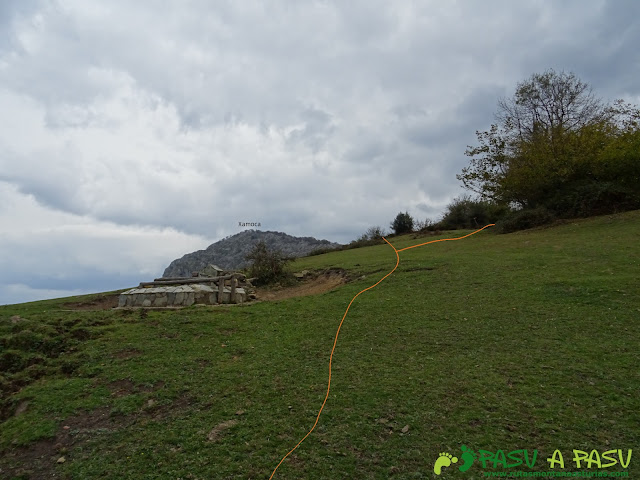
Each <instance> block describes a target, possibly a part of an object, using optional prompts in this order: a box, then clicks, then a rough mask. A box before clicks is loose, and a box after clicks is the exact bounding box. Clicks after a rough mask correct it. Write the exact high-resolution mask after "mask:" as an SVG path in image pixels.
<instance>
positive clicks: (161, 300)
mask: <svg viewBox="0 0 640 480" xmlns="http://www.w3.org/2000/svg"><path fill="white" fill-rule="evenodd" d="M153 306H154V307H166V306H167V296H166V295H165V294H157V295H156V298H155V299H154V300H153Z"/></svg>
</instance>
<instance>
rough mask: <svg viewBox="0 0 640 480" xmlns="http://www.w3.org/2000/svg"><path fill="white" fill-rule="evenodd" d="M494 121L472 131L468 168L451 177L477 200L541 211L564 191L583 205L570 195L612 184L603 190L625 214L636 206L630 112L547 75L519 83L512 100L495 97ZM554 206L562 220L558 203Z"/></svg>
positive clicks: (564, 77) (633, 111) (572, 79)
mask: <svg viewBox="0 0 640 480" xmlns="http://www.w3.org/2000/svg"><path fill="white" fill-rule="evenodd" d="M495 118H496V120H497V123H495V124H493V125H491V128H490V129H489V130H488V131H483V132H480V131H478V132H476V136H477V138H478V143H479V145H478V146H475V147H471V146H470V147H468V149H467V151H466V152H465V153H466V155H468V156H469V157H471V161H470V165H469V166H468V167H466V168H464V169H463V170H462V172H461V174H459V175H458V176H457V178H458V179H459V180H461V181H462V183H463V185H464V186H465V187H466V188H468V189H469V190H471V191H473V192H475V193H477V194H479V195H480V197H481V198H482V199H484V200H490V201H493V202H496V203H499V204H505V205H514V206H516V207H520V208H525V209H528V208H537V207H549V206H551V205H550V199H552V198H556V199H557V198H558V197H559V196H562V195H564V193H563V192H564V191H565V190H567V189H569V190H571V191H572V192H573V193H572V194H574V195H577V197H576V199H577V201H578V203H581V202H582V204H584V200H585V199H583V198H578V197H583V196H585V195H587V196H588V195H590V193H589V192H590V191H591V192H599V193H600V194H602V192H603V188H602V185H597V184H599V183H601V182H605V181H609V182H612V184H611V185H612V186H611V188H608V189H605V190H607V191H608V192H609V193H611V192H617V193H615V195H614V196H613V197H616V198H619V199H620V198H622V197H624V202H623V203H625V205H627V207H625V208H629V207H630V206H632V205H635V204H636V203H635V200H634V198H635V195H636V193H634V188H635V189H636V190H637V187H634V185H638V183H639V182H637V181H635V179H637V178H638V172H639V168H640V163H639V162H638V161H637V158H638V143H637V142H638V139H637V136H638V124H639V119H640V112H639V111H638V109H637V108H636V107H633V106H631V105H629V104H625V103H624V102H622V101H618V102H616V103H615V104H614V105H608V104H605V103H604V102H603V101H601V100H600V99H598V98H596V97H595V96H594V95H593V93H592V91H591V88H590V87H589V86H588V85H587V84H586V83H584V82H582V81H581V80H579V79H578V78H577V77H576V76H575V75H574V74H573V73H565V72H561V73H557V72H555V71H554V70H548V71H546V72H545V73H543V74H534V75H532V76H531V77H530V78H529V79H528V80H526V81H524V82H521V83H519V84H518V85H517V88H516V91H515V95H514V96H513V97H512V98H509V99H501V100H500V101H499V102H498V112H497V113H496V115H495ZM621 176H624V177H625V178H627V179H630V180H624V181H626V182H627V186H625V187H624V188H622V187H623V185H622V183H619V180H615V179H616V178H617V179H621ZM590 185H591V186H590ZM620 195H621V196H622V197H621V196H620ZM605 196H606V195H605ZM630 196H631V197H630ZM613 197H611V196H610V198H611V199H613ZM617 201H618V200H612V202H613V203H616V202H617ZM552 203H553V202H552ZM555 204H556V206H558V208H559V209H560V210H558V213H561V214H562V213H563V212H562V211H561V210H562V208H564V207H562V206H561V204H562V202H555ZM589 208H591V207H589ZM589 208H587V209H586V210H585V209H582V210H581V211H582V214H588V210H589ZM574 211H575V209H574Z"/></svg>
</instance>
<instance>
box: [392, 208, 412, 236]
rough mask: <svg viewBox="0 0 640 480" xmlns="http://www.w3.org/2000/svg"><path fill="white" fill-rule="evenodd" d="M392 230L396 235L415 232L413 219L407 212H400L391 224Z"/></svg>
mask: <svg viewBox="0 0 640 480" xmlns="http://www.w3.org/2000/svg"><path fill="white" fill-rule="evenodd" d="M391 229H392V230H393V232H394V233H395V234H396V235H400V234H402V233H410V232H413V217H412V216H411V215H409V213H407V212H404V213H402V212H400V213H399V214H398V215H396V218H395V219H394V220H393V222H391Z"/></svg>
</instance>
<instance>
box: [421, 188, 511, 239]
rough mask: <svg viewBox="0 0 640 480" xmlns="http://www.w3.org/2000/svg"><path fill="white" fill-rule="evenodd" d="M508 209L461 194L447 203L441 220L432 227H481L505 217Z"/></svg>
mask: <svg viewBox="0 0 640 480" xmlns="http://www.w3.org/2000/svg"><path fill="white" fill-rule="evenodd" d="M510 211H511V210H510V209H509V207H508V206H506V205H499V204H497V203H493V202H488V201H485V200H473V199H472V198H471V197H470V196H468V195H463V196H462V197H458V198H454V199H453V201H452V202H451V203H450V204H449V205H447V209H446V210H445V213H444V215H443V216H442V220H440V222H438V223H437V224H435V225H434V226H433V227H432V228H434V229H435V228H438V229H441V230H457V229H466V228H474V229H475V228H481V227H484V226H485V225H488V224H490V223H496V222H498V221H499V220H500V219H502V218H505V217H506V216H507V215H508V214H509V213H510Z"/></svg>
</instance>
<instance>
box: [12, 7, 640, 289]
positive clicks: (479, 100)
mask: <svg viewBox="0 0 640 480" xmlns="http://www.w3.org/2000/svg"><path fill="white" fill-rule="evenodd" d="M639 9H640V6H639V5H638V3H637V2H634V1H626V0H623V1H617V2H613V1H597V0H593V1H588V2H587V3H585V2H584V1H575V0H572V1H568V2H562V3H540V2H512V1H506V0H504V1H498V0H496V1H494V2H491V3H490V4H485V3H482V4H481V3H473V2H441V1H435V0H434V1H425V2H418V3H416V2H409V1H407V2H404V1H397V2H392V3H389V2H382V1H357V2H338V1H312V2H293V1H287V0H282V1H275V2H270V3H269V4H265V3H261V2H255V3H250V2H215V3H212V2H208V1H204V0H203V1H193V2H189V3H187V4H185V3H179V2H178V3H175V2H174V3H171V2H170V3H166V2H158V3H146V2H128V1H118V0H114V1H112V2H108V3H95V2H94V3H91V2H77V3H67V2H56V1H50V2H42V3H40V2H28V3H27V2H2V3H1V4H0V26H1V27H2V28H1V29H0V31H2V32H3V33H2V35H3V36H2V37H0V97H1V99H2V102H3V117H2V118H0V151H2V155H0V172H1V173H0V179H1V180H4V181H5V182H9V183H11V185H13V187H14V188H17V189H18V190H19V192H22V193H23V194H25V195H23V197H24V198H27V196H28V195H32V196H33V197H34V198H35V200H37V202H39V205H40V207H41V208H42V209H44V210H47V209H48V210H47V211H49V210H51V211H54V210H55V211H56V212H57V214H62V213H65V214H68V215H70V216H71V217H69V218H72V220H69V219H66V220H64V221H76V220H77V219H82V222H86V223H87V226H88V227H94V226H95V225H102V223H104V222H112V223H113V224H115V225H117V226H118V228H121V229H122V231H126V232H128V233H127V234H126V235H130V236H134V233H132V232H140V231H141V230H144V229H148V228H155V229H161V228H163V227H172V228H174V229H176V230H179V231H181V232H184V233H185V234H186V235H187V236H190V237H189V238H191V237H194V236H197V235H201V236H203V237H206V238H207V239H210V241H214V240H215V239H216V238H220V237H221V236H224V235H228V234H232V233H236V231H237V228H238V227H237V222H238V221H260V222H262V224H263V226H264V227H265V228H269V229H272V230H286V231H287V233H290V234H300V235H314V236H318V237H324V238H328V239H330V240H334V241H348V240H350V239H352V238H355V237H356V236H357V235H359V234H360V233H362V232H361V231H360V230H362V229H364V228H366V227H368V226H371V225H376V224H378V225H383V226H387V224H388V222H389V221H390V220H391V219H392V217H393V216H395V214H396V213H397V212H398V211H399V210H403V211H404V210H405V209H408V210H409V211H410V212H411V213H414V214H415V215H419V216H422V215H426V216H431V217H433V216H436V215H435V213H436V212H437V211H441V209H442V208H443V206H444V205H446V203H447V202H448V201H449V200H450V199H451V198H452V197H454V196H456V195H458V194H459V193H461V188H460V185H459V183H458V181H457V180H456V179H455V174H456V173H458V172H459V171H460V169H461V168H462V167H463V166H464V165H466V163H467V161H468V159H467V158H466V157H465V156H464V150H465V149H466V147H467V145H469V144H473V143H474V142H475V135H474V132H475V130H483V129H486V128H488V126H489V125H490V123H491V122H492V121H493V113H494V112H495V109H496V102H497V100H498V98H499V97H501V96H508V95H511V94H512V93H513V90H514V88H515V85H516V83H517V82H518V81H521V80H523V79H525V78H527V77H528V76H529V75H531V74H532V73H534V72H540V71H544V70H545V69H547V68H549V67H553V68H556V69H565V70H573V71H574V72H575V73H576V74H577V75H578V76H580V77H581V78H582V79H583V80H585V81H587V82H589V83H592V84H593V86H594V89H595V93H596V94H598V95H601V96H603V97H606V98H609V99H613V98H617V97H619V96H623V95H626V96H631V97H633V96H634V95H635V96H638V95H639V94H640V92H639V88H640V87H639V84H638V82H637V78H640V71H639V69H640V67H639V65H640V57H639V55H640V54H639V53H638V52H637V48H636V45H638V44H640V32H639V27H638V26H637V22H636V21H635V20H636V18H637V16H638V13H640V12H639ZM12 195H18V193H15V192H14V193H12ZM23 197H20V198H21V199H22V200H20V201H25V202H26V200H24V198H23ZM16 198H18V197H16ZM24 208H26V207H24ZM29 208H32V207H29ZM33 208H35V207H33ZM2 215H5V216H7V215H9V214H8V213H7V212H4V213H3V212H2V211H0V220H2V218H3V217H2ZM64 218H67V217H64ZM73 219H76V220H73ZM61 221H62V220H61ZM101 222H102V223H101ZM29 228H30V227H28V226H25V225H23V224H21V226H20V229H22V230H20V231H21V232H23V234H24V235H25V236H28V232H29V231H30V230H29ZM64 235H69V234H68V233H65V234H64ZM64 235H63V237H64ZM100 235H105V234H104V233H101V234H100ZM100 235H99V236H98V237H96V238H93V237H91V238H93V240H92V242H96V244H97V245H99V246H100V248H104V250H105V252H112V250H111V249H112V248H113V247H110V246H109V245H108V244H107V243H105V244H101V243H100V241H101V240H100V238H103V237H100ZM123 235H125V234H124V233H123ZM154 235H155V234H154ZM158 235H160V234H158ZM161 237H162V236H161V235H160V236H159V237H158V238H161ZM65 238H67V237H65ZM127 238H129V237H127ZM153 238H156V237H153ZM172 238H173V237H172ZM127 241H128V242H133V243H130V244H128V245H132V244H136V245H137V243H135V242H137V241H138V240H131V239H129V240H127ZM185 241H186V240H185ZM2 245H4V244H1V243H0V249H2V248H4V247H3V246H2ZM120 245H121V246H122V244H120ZM204 246H206V245H204ZM32 248H33V249H41V248H42V246H41V245H34V246H32ZM154 251H155V249H154V248H152V249H150V250H149V254H151V253H153V252H154ZM21 252H25V253H24V254H25V255H27V253H26V250H21ZM183 253H184V252H183ZM105 254H106V253H105ZM48 262H49V265H53V263H51V262H52V261H50V260H49V261H48ZM156 263H157V262H156ZM68 265H69V266H68V267H66V268H68V269H70V270H71V269H75V268H76V267H77V268H78V271H79V272H80V271H82V268H80V267H79V266H78V265H79V263H78V260H77V259H74V258H73V257H72V256H70V257H69V258H68ZM16 268H19V267H18V266H16V265H11V266H10V269H9V270H8V271H13V270H14V269H16ZM60 268H61V269H62V268H63V267H60ZM95 268H97V270H92V271H93V272H97V271H99V270H100V269H103V270H104V269H105V268H106V267H105V266H104V265H100V266H98V267H95ZM135 268H138V269H139V268H142V267H140V266H137V267H135ZM111 273H113V272H111ZM130 273H131V272H129V273H127V275H128V274H130ZM96 275H97V273H96ZM105 275H106V273H105ZM39 278H42V279H43V280H42V281H40V280H37V279H36V278H35V277H34V278H33V279H31V280H32V282H31V283H32V284H33V285H37V287H38V289H40V290H38V291H44V287H46V286H47V284H48V283H49V282H55V278H56V277H54V276H50V275H49V276H47V275H44V276H42V277H39ZM68 278H73V275H71V276H69V277H68ZM80 278H81V275H80V276H78V277H77V281H78V282H80V281H81V280H80ZM82 278H84V277H82ZM23 280H24V284H25V285H26V287H25V288H29V285H30V284H29V278H26V277H25V278H23ZM60 285H64V288H65V291H67V289H71V290H72V289H73V288H72V287H73V285H74V281H69V282H68V283H65V282H62V281H61V283H60ZM41 287H42V288H41ZM16 288H18V287H16ZM20 288H22V287H20ZM25 291H27V290H25Z"/></svg>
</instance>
